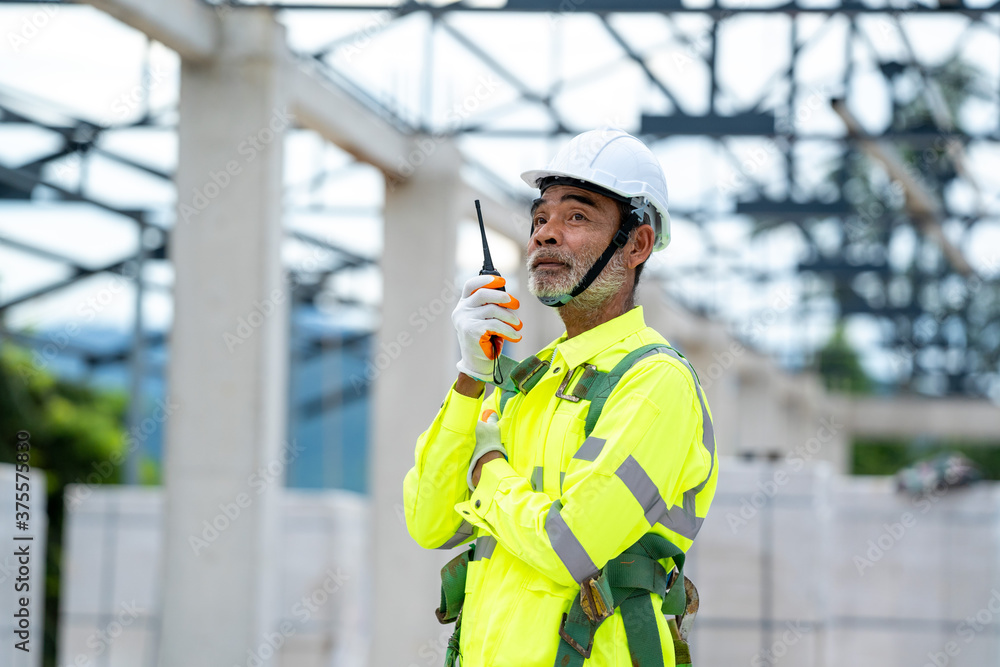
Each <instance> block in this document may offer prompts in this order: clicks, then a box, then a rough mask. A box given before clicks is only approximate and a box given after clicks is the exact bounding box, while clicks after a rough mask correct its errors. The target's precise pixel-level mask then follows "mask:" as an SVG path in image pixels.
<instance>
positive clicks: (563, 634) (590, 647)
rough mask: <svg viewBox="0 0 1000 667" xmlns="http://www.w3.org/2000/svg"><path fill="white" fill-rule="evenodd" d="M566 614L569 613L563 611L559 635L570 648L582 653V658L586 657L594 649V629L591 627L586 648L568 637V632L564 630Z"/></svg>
mask: <svg viewBox="0 0 1000 667" xmlns="http://www.w3.org/2000/svg"><path fill="white" fill-rule="evenodd" d="M568 616H569V614H566V613H565V612H564V613H563V617H562V622H561V623H560V624H559V636H560V637H562V638H563V640H564V641H565V642H566V643H567V644H569V645H570V648H572V649H573V650H574V651H576V652H577V653H579V654H580V655H582V656H583V657H584V659H587V658H589V657H590V652H591V651H592V650H594V634H595V633H594V629H593V628H591V630H590V642H589V643H588V644H587V648H583V646H581V645H580V643H579V642H577V641H576V640H575V639H573V638H572V637H570V636H569V633H568V632H566V618H567V617H568Z"/></svg>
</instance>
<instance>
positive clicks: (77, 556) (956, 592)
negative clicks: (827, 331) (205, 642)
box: [59, 458, 1000, 667]
mask: <svg viewBox="0 0 1000 667" xmlns="http://www.w3.org/2000/svg"><path fill="white" fill-rule="evenodd" d="M70 493H71V494H74V495H77V496H78V494H76V492H75V491H73V490H71V491H70ZM161 513H162V499H161V496H160V492H159V491H158V490H156V489H130V488H117V487H115V488H113V487H102V488H100V489H95V490H93V492H92V494H91V495H90V497H88V498H87V499H86V500H85V501H84V502H83V503H81V504H80V505H79V506H78V507H75V508H70V511H69V514H68V521H67V555H66V564H65V566H64V567H65V572H66V574H65V578H64V582H63V586H64V591H65V596H64V599H63V603H62V614H63V629H62V636H61V652H60V662H59V665H60V666H64V665H73V664H77V663H74V660H76V659H77V657H78V656H84V657H85V658H84V659H89V660H92V662H90V663H87V662H83V663H82V664H92V665H94V666H95V667H119V666H121V667H153V666H154V665H155V656H156V649H157V646H156V644H157V642H158V641H159V634H158V632H159V630H158V626H159V600H160V590H159V587H160V576H159V572H160V567H161V563H160V548H161V541H162V536H161V535H162V532H161V521H162V515H161ZM282 517H283V518H282V522H281V523H282V530H283V537H282V544H281V549H282V560H281V563H282V565H281V582H282V585H281V602H280V608H279V609H278V610H276V613H275V615H274V619H273V621H272V626H273V627H274V629H275V632H274V633H271V634H270V636H269V637H262V638H261V641H260V643H259V644H258V645H257V646H253V647H248V652H247V654H246V659H245V661H244V663H243V664H244V665H246V666H247V667H256V663H255V662H254V659H253V658H254V656H262V654H263V653H267V652H269V650H271V649H269V647H271V646H273V645H277V644H280V646H279V647H278V650H277V652H276V655H277V656H278V659H277V660H276V661H275V665H277V666H279V667H320V666H323V667H330V666H336V667H348V666H350V667H355V666H357V667H361V666H362V665H365V664H369V663H368V662H366V661H367V659H368V656H367V653H366V650H367V640H368V638H369V637H370V636H371V635H370V633H371V625H370V623H371V621H370V618H369V616H370V613H371V603H372V599H371V595H372V594H371V581H370V580H369V577H371V576H372V568H371V567H369V566H368V565H367V564H366V561H365V560H364V559H365V555H364V554H365V553H366V549H367V544H368V536H369V531H370V527H369V521H368V517H369V513H368V509H367V506H366V501H365V499H364V498H363V497H361V496H357V495H354V494H351V493H347V492H338V491H325V492H318V493H303V492H287V493H286V495H285V497H284V499H283V500H282ZM211 556H212V552H211V545H209V547H207V548H206V549H205V550H204V551H203V552H202V553H201V557H211ZM688 562H689V567H688V576H690V577H691V579H692V580H693V581H694V582H695V584H696V585H697V586H698V589H699V591H700V593H701V600H702V610H701V612H700V613H699V616H698V620H697V622H696V623H695V629H694V635H693V637H692V650H693V654H694V658H695V664H696V665H698V667H736V666H739V665H747V666H748V667H764V666H766V667H775V666H781V665H784V666H787V667H842V666H843V665H851V664H863V665H878V666H879V667H925V666H926V665H930V666H931V667H946V666H948V667H985V666H987V665H1000V485H997V484H993V483H989V484H982V485H979V486H975V487H971V488H968V489H955V490H952V491H949V492H947V493H943V494H939V495H937V496H931V497H928V498H924V499H918V500H914V499H911V498H909V497H907V496H902V495H898V494H897V493H896V492H895V490H894V488H893V485H892V481H891V480H890V479H888V478H875V477H847V476H842V475H840V474H838V473H835V472H834V471H833V466H832V465H831V464H829V463H826V462H804V461H802V462H799V461H796V460H794V459H791V460H790V459H783V460H781V461H777V462H773V463H767V462H761V461H752V462H746V461H743V460H737V459H732V458H726V459H723V460H722V462H721V464H720V479H719V492H718V494H717V496H716V500H715V504H714V505H713V508H712V512H711V514H710V515H709V519H708V520H707V521H706V522H705V525H704V527H703V528H702V531H701V533H700V534H699V536H698V539H697V540H696V543H695V546H694V547H693V548H692V550H691V553H690V557H689V561H688ZM426 576H427V577H428V578H431V579H434V580H436V578H437V571H436V570H435V571H428V572H427V573H426ZM205 594H206V595H211V594H212V592H211V591H206V593H205ZM425 602H426V604H425V605H424V606H425V612H426V613H427V614H430V613H431V611H430V610H431V608H432V607H433V606H434V604H435V602H436V600H426V601H425ZM191 604H192V605H196V604H198V600H196V599H195V600H192V601H191ZM127 606H130V607H127ZM128 608H134V609H137V610H138V611H137V613H136V615H135V617H134V618H132V619H129V618H128V616H122V615H123V614H128V613H130V612H128V611H127V609H128ZM126 621H127V622H128V624H127V625H126V624H125V623H126ZM116 622H118V623H119V624H121V625H122V627H121V628H120V629H119V628H118V627H117V626H116V625H115V623H116ZM224 622H225V620H224V619H220V620H219V623H224ZM391 622H392V623H404V622H405V620H404V619H399V618H394V619H393V620H392V621H391ZM283 628H284V630H283ZM448 629H449V630H450V627H449V628H448ZM112 631H114V632H115V633H118V634H119V636H118V637H116V638H113V639H110V638H109V640H108V641H106V642H105V644H104V646H105V647H106V650H104V651H101V652H100V653H98V651H97V649H95V648H94V645H95V644H96V645H97V646H98V647H100V646H101V645H102V643H101V642H102V641H104V640H103V639H102V637H106V636H109V635H110V634H111V633H112ZM101 632H104V633H105V634H104V635H102V634H100V633H101ZM438 658H440V651H436V652H434V656H433V658H432V659H431V660H430V661H429V662H428V661H427V660H424V661H423V662H419V661H417V662H419V664H421V665H423V664H425V663H426V664H428V665H436V664H439V662H440V660H439V659H438ZM225 667H230V666H225Z"/></svg>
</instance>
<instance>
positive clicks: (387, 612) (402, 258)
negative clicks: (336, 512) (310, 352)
mask: <svg viewBox="0 0 1000 667" xmlns="http://www.w3.org/2000/svg"><path fill="white" fill-rule="evenodd" d="M421 158H422V159H421V164H420V165H419V166H416V165H414V166H416V169H415V171H414V173H413V175H412V176H410V178H409V179H407V180H406V181H404V182H396V183H389V184H388V185H387V189H386V202H385V245H384V250H383V252H382V276H383V297H382V323H381V327H380V329H379V335H378V345H377V347H376V348H375V350H374V358H373V363H374V364H375V366H376V368H377V369H378V371H379V372H378V375H377V377H376V378H375V380H374V391H373V392H372V396H373V401H372V408H371V409H372V415H371V423H372V425H373V435H372V441H371V442H372V448H371V454H370V458H369V464H370V470H371V473H370V481H371V484H370V488H371V489H372V503H373V504H372V516H373V523H372V530H373V533H372V549H373V551H372V554H371V558H370V559H369V562H371V564H372V567H373V568H374V577H373V580H374V588H375V590H374V598H373V610H372V624H371V628H372V639H373V644H372V653H371V658H370V660H369V662H368V664H369V665H372V666H373V667H410V666H411V665H424V664H439V663H441V662H443V660H444V650H443V646H444V645H445V644H446V643H447V638H448V637H449V636H450V635H451V631H452V629H453V628H454V626H453V625H448V626H443V625H441V624H439V623H438V621H437V619H436V618H435V617H434V612H433V610H434V608H435V606H436V605H437V604H438V602H439V600H440V585H441V583H440V580H439V578H438V576H437V573H438V571H439V570H440V568H441V566H442V565H443V564H444V563H445V562H447V560H449V559H450V558H452V557H454V555H456V554H457V553H458V551H457V550H452V551H429V550H425V549H421V548H420V547H419V546H417V544H416V543H415V542H414V541H413V540H412V539H411V538H410V536H409V534H408V533H407V531H406V524H405V519H404V515H403V477H404V476H405V475H406V471H407V470H409V469H410V468H411V467H412V466H413V450H414V446H415V444H416V441H417V437H418V436H419V435H420V433H421V432H423V431H424V430H425V429H426V428H427V427H428V426H429V425H430V423H431V421H432V420H433V418H434V415H435V414H436V413H437V411H438V409H439V408H440V406H441V402H442V401H443V400H444V397H445V394H446V393H447V391H448V388H449V387H450V386H451V384H452V383H454V381H455V379H456V378H457V377H458V371H457V370H456V369H455V362H457V361H458V342H457V339H456V337H455V331H454V329H453V327H452V323H451V312H452V310H453V309H454V307H455V304H456V303H457V302H458V298H459V296H460V294H461V288H462V284H461V283H462V281H458V282H457V283H456V282H455V243H456V236H457V228H458V220H459V219H460V217H461V215H462V213H465V214H466V215H468V209H469V207H470V206H471V205H472V202H471V201H468V202H465V201H461V202H460V201H457V199H456V196H455V192H456V186H457V184H458V167H459V164H460V161H459V156H458V154H457V152H455V151H454V149H453V148H452V147H451V146H450V145H449V144H438V145H437V146H436V149H435V150H433V151H431V152H430V154H429V155H427V154H425V153H422V154H421ZM463 207H464V208H463ZM431 655H433V657H429V656H431Z"/></svg>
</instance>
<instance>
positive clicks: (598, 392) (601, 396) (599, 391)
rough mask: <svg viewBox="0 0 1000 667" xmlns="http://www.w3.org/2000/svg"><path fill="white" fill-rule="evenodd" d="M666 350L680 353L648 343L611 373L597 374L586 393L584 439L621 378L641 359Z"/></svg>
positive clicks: (627, 355) (631, 353) (627, 357)
mask: <svg viewBox="0 0 1000 667" xmlns="http://www.w3.org/2000/svg"><path fill="white" fill-rule="evenodd" d="M667 350H673V351H674V352H675V353H676V354H678V355H680V352H677V350H674V348H672V347H670V346H669V345H664V344H663V343H650V344H649V345H643V346H642V347H640V348H636V349H634V350H632V351H631V352H629V353H628V354H626V355H625V356H624V357H622V359H621V361H619V362H618V363H617V364H615V367H614V368H612V369H611V372H609V373H607V374H599V375H597V376H596V377H595V378H594V383H593V384H592V385H591V386H590V388H589V390H588V391H587V398H589V399H590V408H589V409H588V410H587V423H586V426H585V427H584V437H587V438H589V437H590V433H591V431H593V430H594V426H596V425H597V420H598V419H600V417H601V410H603V409H604V404H605V403H607V402H608V397H610V396H611V392H613V391H614V390H615V386H617V385H618V381H619V380H621V379H622V376H624V375H625V373H627V372H628V370H629V369H630V368H632V366H634V365H635V364H636V363H637V362H639V361H640V360H641V359H645V358H646V357H648V356H650V355H653V354H660V353H661V352H662V353H666V352H667Z"/></svg>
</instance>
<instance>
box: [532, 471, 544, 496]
mask: <svg viewBox="0 0 1000 667" xmlns="http://www.w3.org/2000/svg"><path fill="white" fill-rule="evenodd" d="M542 473H543V469H542V466H535V469H534V470H532V471H531V490H532V491H541V490H542Z"/></svg>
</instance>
